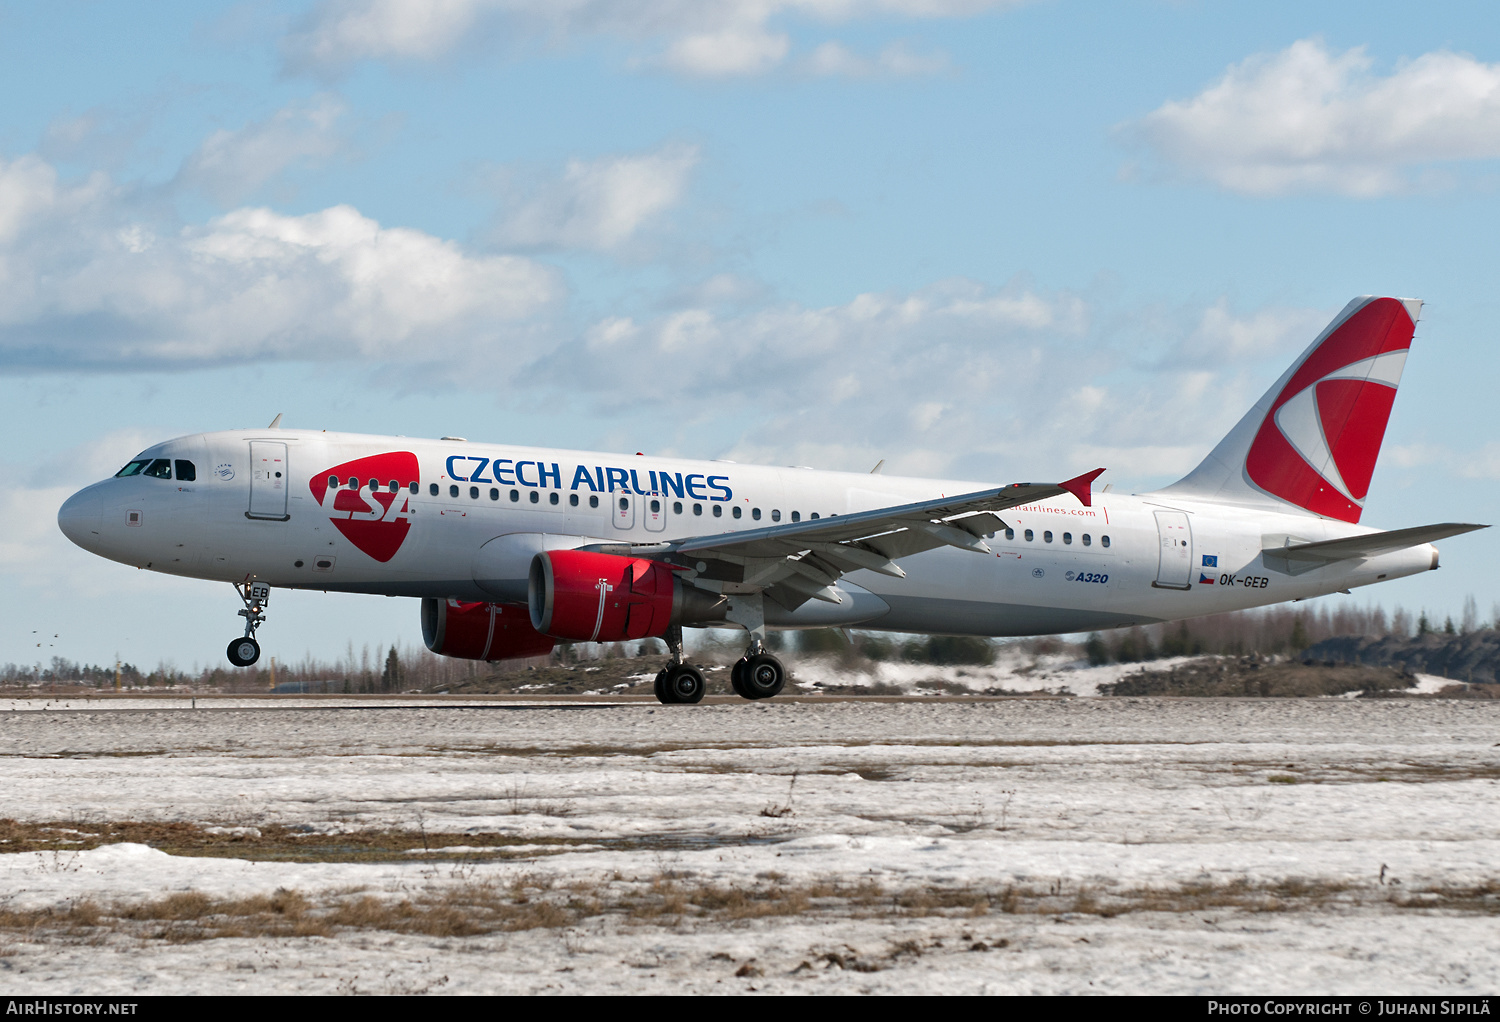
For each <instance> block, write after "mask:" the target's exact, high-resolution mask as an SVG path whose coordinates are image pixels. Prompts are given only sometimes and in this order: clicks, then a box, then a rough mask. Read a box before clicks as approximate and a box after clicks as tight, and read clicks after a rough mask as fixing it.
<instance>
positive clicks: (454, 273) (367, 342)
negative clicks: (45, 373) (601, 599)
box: [0, 156, 562, 366]
mask: <svg viewBox="0 0 1500 1022" xmlns="http://www.w3.org/2000/svg"><path fill="white" fill-rule="evenodd" d="M561 294H562V286H561V283H560V281H559V279H558V277H557V274H556V272H555V271H553V270H550V269H548V268H546V267H543V266H541V265H539V264H537V263H534V262H532V261H530V260H527V259H524V258H519V257H516V256H479V255H474V254H470V253H467V252H465V251H464V250H463V249H461V248H460V247H459V246H458V245H456V244H454V243H453V242H450V241H446V240H443V239H441V238H436V237H433V236H432V235H429V234H425V233H423V232H421V231H416V230H411V229H407V228H400V227H383V226H381V225H380V224H379V223H377V222H375V221H374V220H371V219H370V218H368V217H366V216H363V215H362V214H361V213H360V212H359V211H358V210H355V209H353V208H352V207H349V206H334V207H331V208H329V209H325V210H322V211H320V212H316V213H310V214H306V215H303V216H286V215H282V214H279V213H276V212H273V211H271V210H268V209H255V208H242V209H236V210H233V211H231V212H229V213H227V214H226V215H224V216H221V217H218V218H216V219H214V220H211V221H209V222H207V223H204V224H196V225H187V226H183V225H181V224H179V223H177V222H175V221H171V220H168V219H166V218H165V217H164V216H163V215H162V214H161V213H160V211H159V210H156V209H154V208H147V207H145V206H143V205H142V204H139V203H137V202H136V201H135V200H134V198H133V196H132V193H131V190H130V189H128V188H123V187H120V186H116V185H114V184H112V183H111V182H109V181H108V180H107V179H106V178H104V177H103V176H102V175H95V176H93V177H90V178H88V179H87V180H85V181H83V182H81V183H77V184H69V183H66V182H62V181H60V180H59V178H58V175H57V173H56V171H55V170H54V169H53V168H52V167H50V166H49V165H47V164H46V163H45V162H43V161H41V160H39V159H37V158H35V157H29V156H28V157H22V158H20V159H17V160H13V161H10V162H8V163H7V162H4V161H0V363H9V364H10V365H12V366H15V365H29V366H57V365H101V366H128V365H143V364H162V363H168V364H180V365H194V364H211V363H216V362H228V361H238V360H242V359H249V358H289V359H320V358H340V357H349V356H360V357H366V358H380V359H403V358H405V357H406V356H407V355H408V354H409V352H410V349H411V348H412V347H413V346H415V347H417V348H418V349H419V350H423V351H427V350H430V348H429V346H430V345H432V344H438V343H441V344H445V345H448V346H449V347H450V349H465V350H472V349H488V350H506V349H509V348H513V347H521V348H527V346H528V345H530V344H531V343H532V341H531V340H530V337H531V333H532V332H533V331H532V325H531V320H532V319H533V318H534V317H536V316H538V315H541V314H544V313H546V312H547V311H548V310H549V308H550V307H551V306H552V305H553V304H554V303H555V302H556V301H557V300H558V299H559V298H560V297H561ZM527 350H528V351H529V350H530V349H529V348H527Z"/></svg>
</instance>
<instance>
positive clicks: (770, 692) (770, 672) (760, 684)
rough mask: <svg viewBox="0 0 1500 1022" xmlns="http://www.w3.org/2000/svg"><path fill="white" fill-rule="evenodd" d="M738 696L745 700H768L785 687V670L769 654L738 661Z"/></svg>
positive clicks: (758, 654) (779, 662)
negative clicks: (739, 665) (741, 665)
mask: <svg viewBox="0 0 1500 1022" xmlns="http://www.w3.org/2000/svg"><path fill="white" fill-rule="evenodd" d="M740 663H741V664H743V665H744V666H743V667H741V668H740V694H741V695H743V696H744V697H745V698H747V699H770V698H771V697H772V696H774V695H776V694H777V693H778V692H780V691H781V690H782V688H783V687H785V685H786V668H785V667H783V666H782V664H781V661H780V660H777V659H776V658H775V657H774V656H772V655H771V654H769V653H757V654H755V655H754V656H747V657H745V658H744V659H743V660H741V661H740Z"/></svg>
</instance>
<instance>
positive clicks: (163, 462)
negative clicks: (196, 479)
mask: <svg viewBox="0 0 1500 1022" xmlns="http://www.w3.org/2000/svg"><path fill="white" fill-rule="evenodd" d="M141 474H142V475H148V476H150V477H151V478H153V479H171V478H172V463H171V462H170V461H168V460H167V459H166V458H157V459H156V460H155V461H153V462H151V464H149V465H147V466H146V471H144V472H142V473H141Z"/></svg>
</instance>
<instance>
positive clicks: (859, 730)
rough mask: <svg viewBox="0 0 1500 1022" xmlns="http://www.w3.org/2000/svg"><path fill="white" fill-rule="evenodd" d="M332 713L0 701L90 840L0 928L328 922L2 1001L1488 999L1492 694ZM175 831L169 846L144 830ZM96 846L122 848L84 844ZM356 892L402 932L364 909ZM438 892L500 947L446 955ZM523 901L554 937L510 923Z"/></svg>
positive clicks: (1496, 851)
mask: <svg viewBox="0 0 1500 1022" xmlns="http://www.w3.org/2000/svg"><path fill="white" fill-rule="evenodd" d="M340 702H342V701H327V700H324V701H316V700H308V701H297V702H295V703H291V702H284V701H278V702H275V703H269V704H268V703H265V702H260V701H254V700H247V701H236V702H234V703H230V704H228V705H226V704H225V703H224V702H219V701H209V700H201V701H200V702H199V703H198V708H197V709H192V708H189V707H187V706H186V705H179V704H171V703H140V702H134V703H132V702H129V701H120V702H109V703H108V704H106V705H105V706H104V707H103V708H100V707H98V706H95V705H90V706H89V707H88V708H87V709H68V708H59V706H61V705H62V704H59V703H57V702H54V703H52V704H50V705H49V704H47V703H46V701H45V700H43V701H41V702H37V701H34V700H33V701H23V702H9V701H7V702H5V703H3V704H0V742H3V744H0V752H3V753H4V755H3V756H0V785H3V790H4V792H5V796H4V803H3V804H4V809H3V811H0V815H3V816H5V817H9V818H12V819H14V820H17V821H21V823H22V824H26V825H31V824H44V825H47V826H49V827H52V828H53V830H52V831H49V832H48V833H49V834H50V835H51V836H50V838H48V840H53V841H54V842H57V841H64V842H65V841H74V842H75V845H74V846H69V845H67V844H58V843H54V844H53V845H51V846H49V847H48V849H47V850H45V851H37V850H28V851H24V852H20V853H12V854H0V871H3V872H4V873H5V888H4V889H5V890H6V891H7V892H8V893H7V895H6V898H5V902H4V904H3V905H0V908H4V909H6V910H8V911H11V912H13V913H22V914H24V913H27V912H30V913H37V912H41V911H47V912H51V913H53V915H54V916H55V915H56V913H58V912H60V911H65V910H66V909H67V907H68V906H70V905H77V904H79V903H81V902H89V903H91V904H93V905H99V906H105V907H106V908H108V907H109V906H116V907H120V906H129V905H133V904H135V905H138V904H146V903H160V902H161V900H162V899H163V898H167V897H169V896H172V895H173V894H176V895H179V896H180V895H183V894H184V893H185V892H197V893H198V894H201V895H202V896H204V897H206V898H209V899H218V901H219V902H222V903H223V904H228V903H229V902H228V900H231V899H241V900H243V899H246V898H255V897H264V896H269V895H270V894H271V893H272V892H275V891H276V890H278V889H289V890H295V891H297V892H299V897H301V898H303V899H304V900H305V902H306V904H307V906H308V908H307V910H306V912H307V916H306V918H307V919H309V920H313V921H316V920H319V919H321V920H324V921H325V922H326V920H330V919H335V918H337V919H340V920H343V922H340V923H339V924H338V925H332V924H329V925H322V924H319V925H312V924H309V925H308V926H307V927H304V929H305V930H306V933H304V934H303V935H300V936H299V935H296V934H293V933H290V932H282V931H277V930H276V928H275V927H274V926H271V927H269V928H268V929H266V930H265V932H263V933H256V932H252V931H254V927H250V928H249V930H245V928H244V927H241V930H245V932H240V931H238V930H233V929H232V928H228V927H226V926H224V925H220V924H219V923H214V922H212V920H211V919H209V917H207V916H204V917H202V918H199V917H193V918H192V919H188V920H187V921H186V922H183V921H180V920H179V921H177V922H173V923H170V924H163V925H167V928H168V929H167V930H162V931H161V932H160V933H157V932H155V931H150V930H149V927H148V929H147V930H142V929H141V927H140V926H138V925H136V924H133V923H120V924H118V925H116V924H113V923H110V922H108V919H109V918H113V917H111V916H110V912H109V911H106V912H105V916H106V921H105V922H103V923H97V924H91V925H92V928H90V927H82V928H80V927H78V926H75V927H73V928H72V929H70V930H66V931H64V930H61V929H56V928H54V930H53V931H52V932H49V931H48V930H47V928H46V927H42V928H40V929H35V930H33V931H32V932H30V934H29V935H27V934H22V933H19V932H17V931H15V930H11V931H9V932H7V933H4V934H0V943H3V944H4V947H3V948H0V950H3V951H5V952H6V953H4V954H3V955H0V989H4V990H5V991H6V992H8V993H39V992H66V991H73V990H76V991H79V992H83V991H95V992H102V991H105V990H110V991H121V992H123V991H131V990H136V991H150V992H168V991H173V990H184V991H193V990H201V991H219V990H224V989H242V990H246V991H252V990H253V991H266V992H271V991H276V992H298V991H303V992H314V991H320V992H336V991H339V990H346V991H352V990H369V991H377V992H379V991H396V992H399V991H429V992H453V993H459V992H521V991H542V990H566V991H576V992H585V991H587V992H606V991H642V992H644V991H656V992H668V991H704V992H707V991H715V992H746V991H749V990H751V989H752V988H753V989H754V990H758V991H773V992H801V991H807V992H813V991H823V990H826V991H830V992H833V991H844V992H848V991H859V990H869V991H879V992H939V991H944V992H977V991H981V990H983V991H993V992H1053V993H1055V992H1089V991H1099V992H1106V991H1108V992H1127V991H1129V992H1184V993H1187V992H1196V993H1210V992H1219V993H1228V992H1243V993H1259V992H1304V993H1305V992H1337V991H1345V990H1347V991H1349V992H1358V993H1374V992H1386V993H1415V992H1426V993H1445V992H1446V993H1454V994H1458V993H1488V992H1493V991H1494V990H1495V989H1496V988H1497V980H1500V966H1497V964H1496V963H1497V962H1500V936H1497V930H1496V927H1495V926H1494V915H1495V914H1496V913H1497V911H1500V799H1497V795H1500V788H1497V785H1500V747H1497V743H1500V706H1497V705H1494V704H1491V703H1488V702H1485V701H1465V702H1459V701H1435V700H1415V699H1391V700H1338V699H1328V700H1269V699H1267V700H1227V699H1226V700H1149V699H1120V700H1110V699H1091V700H1067V699H1000V700H952V701H950V700H935V699H933V700H898V701H889V700H806V701H800V702H781V701H772V702H768V703H760V704H746V703H743V702H733V703H731V702H725V703H721V704H705V705H700V706H696V707H664V706H660V705H656V704H653V703H646V702H601V701H592V702H587V701H572V702H566V701H559V702H555V703H554V702H548V703H547V704H545V705H528V706H520V705H514V704H512V705H506V704H504V703H498V702H495V701H485V702H484V703H482V704H477V705H450V704H441V705H438V704H431V703H424V704H422V705H417V706H412V705H396V706H389V705H388V706H386V707H384V708H374V707H372V706H348V705H340ZM502 711H503V712H502ZM167 823H172V824H177V825H180V826H179V830H178V831H174V832H173V833H175V834H177V835H178V837H176V838H171V839H170V840H168V839H163V840H165V841H166V844H167V845H169V846H170V847H171V848H172V850H173V853H174V854H167V852H164V851H162V850H161V849H160V848H151V847H148V844H147V839H146V838H141V837H140V835H143V834H144V835H149V834H151V833H154V832H152V831H150V830H149V828H145V825H147V824H167ZM111 824H113V825H115V826H116V827H117V828H125V829H116V830H114V831H110V833H111V834H112V835H114V836H113V837H111V838H109V839H108V840H103V839H98V838H97V837H91V836H90V835H98V834H102V833H103V832H104V831H103V829H102V828H105V827H106V825H111ZM131 827H135V828H136V829H135V830H130V829H129V828H131ZM142 828H145V829H142ZM65 832H76V836H73V837H62V836H60V835H62V834H64V833H65ZM163 833H165V832H163ZM17 834H18V835H19V834H20V831H18V832H17ZM182 835H187V837H182ZM351 835H364V837H361V838H360V839H359V840H356V839H355V838H354V837H351ZM370 835H375V836H374V837H370ZM418 835H420V837H421V841H420V842H418V841H417V836H418ZM132 836H135V837H136V839H135V840H122V839H121V838H122V837H123V838H131V837H132ZM35 837H36V835H35V834H32V837H31V838H28V839H27V840H31V839H34V838H35ZM22 839H23V838H22V837H20V836H17V837H16V838H15V840H18V841H19V840H22ZM173 841H176V842H177V844H175V845H174V844H172V842H173ZM193 841H199V842H205V843H204V844H203V845H202V850H201V852H195V851H193V848H192V847H189V846H191V845H192V842H193ZM101 842H102V843H101ZM183 842H186V844H184V843H183ZM225 842H233V844H232V846H231V845H226V844H225ZM298 842H301V843H300V844H299V843H298ZM341 842H342V843H341ZM361 842H363V843H361ZM150 843H155V844H158V845H160V844H162V843H163V841H158V840H155V839H150ZM210 844H211V845H212V847H210ZM346 845H347V848H346V847H345V846H346ZM0 847H3V846H0ZM193 847H196V846H193ZM75 849H76V850H75ZM289 849H291V850H290V851H289ZM295 859H301V860H303V861H290V860H295ZM498 891H505V892H510V893H508V894H507V895H506V898H505V899H503V900H504V901H505V905H508V906H511V907H503V906H501V905H500V902H499V901H497V900H496V899H497V897H498V896H497V894H496V892H498ZM366 897H368V898H372V899H375V900H374V901H371V902H369V903H361V904H367V907H368V906H370V905H374V904H375V903H376V902H380V903H381V904H385V905H392V904H396V903H399V902H402V901H404V902H405V903H407V904H409V905H414V906H416V907H415V908H413V909H411V911H409V912H408V913H407V915H406V916H404V917H402V918H405V919H407V922H404V923H402V922H399V921H395V922H393V921H392V920H393V919H394V918H395V917H394V916H392V917H390V918H385V917H382V916H380V915H379V913H375V914H373V915H370V914H369V913H367V917H359V918H356V915H355V914H351V913H352V910H351V909H349V908H348V906H349V905H350V904H352V903H353V902H351V899H360V898H366ZM444 899H446V900H444ZM439 903H441V904H443V905H446V906H448V910H453V911H458V912H460V914H462V912H464V911H467V912H470V913H471V915H472V918H475V919H478V918H480V917H481V916H483V917H484V918H486V919H490V920H491V921H492V922H491V924H487V925H486V926H484V927H479V929H481V930H483V931H484V932H476V933H462V932H458V931H455V930H453V928H452V927H451V926H450V927H449V929H448V931H443V929H442V927H440V926H437V925H436V924H435V923H431V922H430V919H436V918H437V917H436V916H435V915H431V912H435V911H436V909H435V908H432V906H436V905H438V904H439ZM523 903H524V904H526V905H529V906H531V907H532V908H533V909H537V910H542V909H545V911H542V912H541V914H540V915H535V914H534V915H531V916H526V917H525V918H524V919H523V918H521V917H519V916H515V915H514V912H515V911H517V910H516V909H515V908H514V906H515V905H516V904H523ZM341 906H342V907H341ZM424 906H425V907H424ZM455 906H456V908H455ZM465 906H467V907H465ZM429 909H431V912H429ZM247 911H248V910H247ZM422 912H429V915H426V916H421V918H422V919H424V920H429V921H428V922H423V923H422V924H421V925H420V926H418V925H417V924H415V923H412V922H411V921H410V920H411V919H414V918H416V917H417V915H421V913H422ZM338 913H343V914H342V915H338ZM413 913H416V915H413ZM486 913H488V915H486ZM496 913H499V914H498V915H497V914H496ZM505 913H511V914H510V915H506V914H505ZM138 914H139V913H138ZM179 914H180V913H179ZM450 914H451V913H450ZM200 915H201V910H200ZM210 915H211V913H210ZM502 916H504V920H502ZM429 917H430V919H429ZM215 918H216V917H215ZM247 918H248V917H247ZM205 919H209V921H207V922H205V921H204V920H205ZM361 919H363V922H361V921H360V920H361ZM195 920H196V921H195ZM151 925H157V924H151ZM172 926H176V927H177V929H176V930H172V931H171V932H168V930H171V927H172ZM215 926H218V929H217V930H215V929H214V927H215ZM184 927H186V929H184ZM193 927H199V928H200V930H202V932H198V931H194V930H193ZM204 927H207V929H203V928H204ZM424 927H425V930H424V929H423V928H424ZM462 929H463V927H462V926H460V927H459V928H458V930H462ZM418 931H422V932H418ZM188 937H191V938H192V939H188ZM976 948H977V950H975V949H976Z"/></svg>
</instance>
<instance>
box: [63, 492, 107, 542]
mask: <svg viewBox="0 0 1500 1022" xmlns="http://www.w3.org/2000/svg"><path fill="white" fill-rule="evenodd" d="M101 485H103V484H102V483H95V484H94V485H93V486H89V487H87V488H85V489H82V490H79V491H78V492H77V493H75V494H73V496H71V497H69V498H68V499H67V500H65V501H63V506H62V507H61V508H59V509H58V511H57V527H58V528H59V529H61V530H62V533H63V535H64V536H67V537H68V538H69V539H71V540H72V541H73V542H74V543H76V544H78V545H79V546H81V547H83V548H84V549H85V550H89V551H94V550H96V549H97V548H98V546H99V532H100V529H101V528H102V527H103V520H104V495H103V494H102V493H100V492H99V487H100V486H101Z"/></svg>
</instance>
